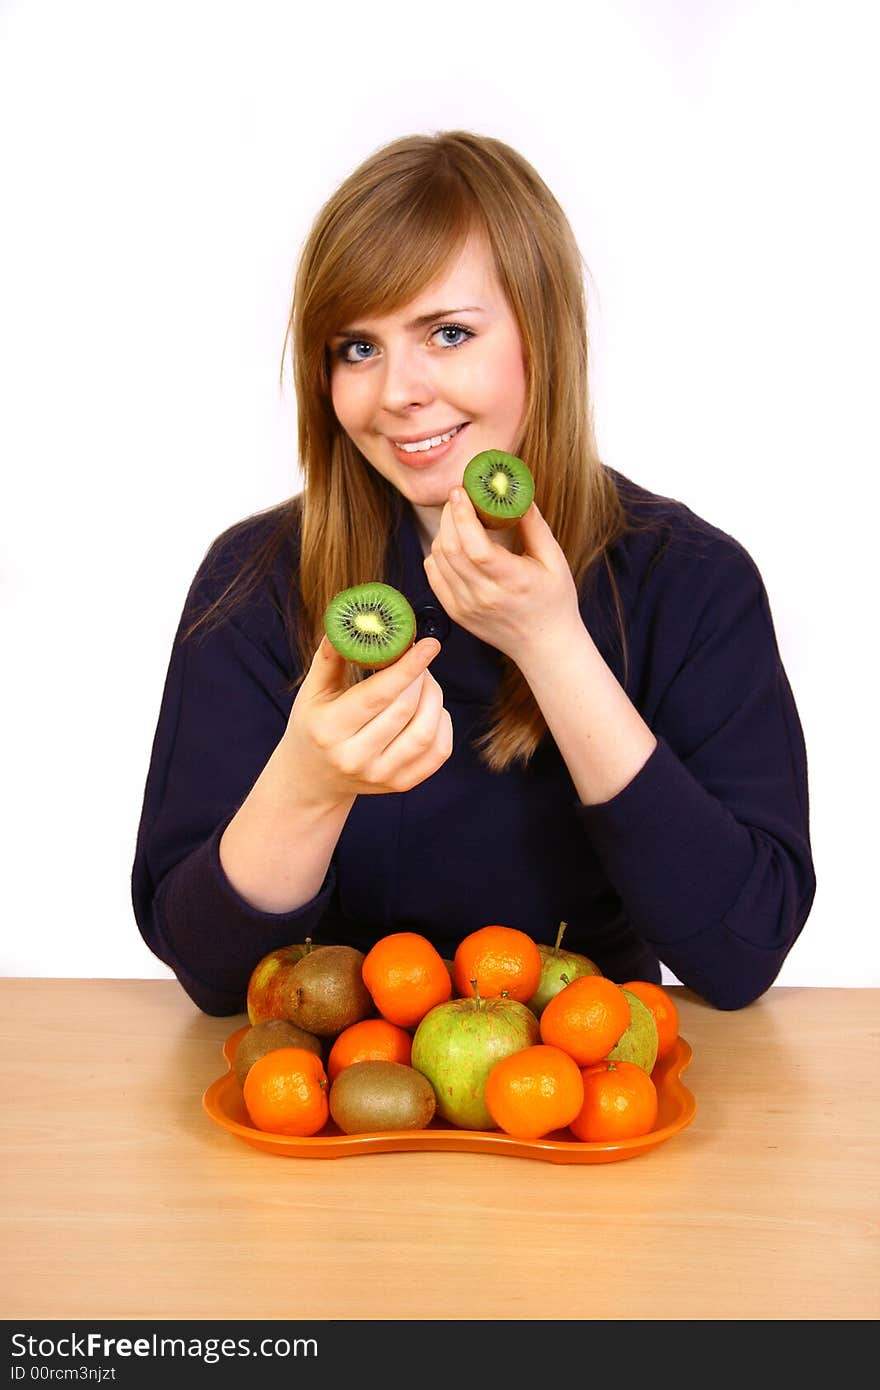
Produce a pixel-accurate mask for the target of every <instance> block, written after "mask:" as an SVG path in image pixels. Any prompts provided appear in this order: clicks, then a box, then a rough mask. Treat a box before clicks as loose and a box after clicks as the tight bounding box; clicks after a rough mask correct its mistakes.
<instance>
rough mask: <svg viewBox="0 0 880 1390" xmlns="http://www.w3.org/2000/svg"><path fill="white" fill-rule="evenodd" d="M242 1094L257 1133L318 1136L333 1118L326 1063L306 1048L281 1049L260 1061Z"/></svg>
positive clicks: (267, 1054) (258, 1060)
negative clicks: (328, 1097) (329, 1117)
mask: <svg viewBox="0 0 880 1390" xmlns="http://www.w3.org/2000/svg"><path fill="white" fill-rule="evenodd" d="M242 1093H243V1095H244V1103H245V1108H246V1110H247V1112H248V1114H249V1115H250V1117H251V1119H252V1121H253V1122H254V1124H255V1125H256V1127H257V1129H262V1130H266V1131H267V1132H269V1133H270V1134H296V1135H302V1136H308V1135H310V1134H317V1132H318V1130H319V1129H323V1127H324V1125H325V1124H326V1123H327V1118H328V1116H329V1114H330V1107H329V1105H328V1102H327V1074H326V1072H325V1071H324V1063H323V1062H322V1061H321V1058H320V1057H318V1056H316V1054H315V1053H314V1052H307V1051H306V1049H305V1048H304V1047H278V1048H276V1049H275V1050H274V1052H266V1053H265V1054H264V1055H263V1056H262V1057H258V1058H257V1060H256V1061H255V1062H254V1064H253V1066H252V1067H251V1069H250V1071H249V1072H248V1074H247V1076H246V1077H245V1079H244V1086H243V1087H242Z"/></svg>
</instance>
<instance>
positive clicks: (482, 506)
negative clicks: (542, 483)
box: [461, 449, 535, 531]
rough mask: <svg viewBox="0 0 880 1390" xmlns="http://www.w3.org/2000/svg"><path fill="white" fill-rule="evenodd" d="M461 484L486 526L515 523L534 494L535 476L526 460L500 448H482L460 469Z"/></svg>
mask: <svg viewBox="0 0 880 1390" xmlns="http://www.w3.org/2000/svg"><path fill="white" fill-rule="evenodd" d="M461 481H462V486H463V488H464V490H465V492H466V493H467V495H468V497H469V498H470V499H471V501H472V502H473V504H474V511H475V512H476V513H477V516H478V517H479V518H480V520H481V521H482V523H483V525H484V526H485V527H487V528H488V529H489V530H493V531H505V530H507V529H508V528H509V527H511V526H515V525H516V523H517V522H518V521H519V519H520V517H521V516H524V515H525V513H526V512H527V511H528V509H529V507H530V506H531V505H532V502H533V501H534V498H535V480H534V478H533V477H532V474H531V472H530V470H529V468H528V467H527V465H526V464H524V463H523V461H522V459H519V458H517V457H516V455H515V454H506V453H505V452H504V450H503V449H484V450H483V452H482V453H480V454H475V455H474V457H473V458H472V459H471V461H470V463H469V464H468V465H467V467H466V468H465V470H464V477H463V478H462V480H461Z"/></svg>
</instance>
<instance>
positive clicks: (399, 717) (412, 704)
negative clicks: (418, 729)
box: [346, 671, 442, 766]
mask: <svg viewBox="0 0 880 1390" xmlns="http://www.w3.org/2000/svg"><path fill="white" fill-rule="evenodd" d="M429 681H430V682H431V683H432V684H433V685H435V686H436V685H437V682H436V681H435V680H434V677H433V676H432V675H431V673H430V671H423V672H422V674H421V675H420V676H418V677H417V678H416V679H415V680H414V681H413V682H412V683H411V684H410V685H408V686H407V687H406V690H402V691H401V693H400V694H399V695H398V696H397V698H396V699H395V700H392V702H391V704H390V705H388V706H386V708H385V709H383V710H380V712H379V713H378V714H376V715H374V716H373V718H372V719H370V720H369V721H368V722H367V723H366V724H364V725H363V727H362V728H360V729H359V730H358V731H357V733H356V734H353V735H352V736H351V737H350V738H349V739H347V740H346V749H347V752H348V753H349V754H350V755H351V757H352V758H353V759H354V760H355V761H356V762H357V763H358V764H359V765H360V766H366V765H367V764H368V763H370V762H373V761H375V759H376V758H379V757H381V755H382V754H383V753H384V752H385V749H386V748H387V747H388V746H389V744H391V743H393V742H394V740H395V739H396V738H397V736H398V734H400V733H401V732H402V731H403V730H404V729H405V728H406V727H407V725H408V724H409V723H410V721H411V720H412V718H413V717H414V715H415V714H416V711H417V710H418V708H419V705H420V702H421V700H422V695H423V691H424V688H425V685H426V684H427V682H429ZM439 688H440V687H439V686H437V689H438V690H439ZM440 698H441V701H442V695H441V697H440Z"/></svg>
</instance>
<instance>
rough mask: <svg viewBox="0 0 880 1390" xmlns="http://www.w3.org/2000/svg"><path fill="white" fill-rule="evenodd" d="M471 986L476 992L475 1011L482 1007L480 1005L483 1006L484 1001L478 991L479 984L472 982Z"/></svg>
mask: <svg viewBox="0 0 880 1390" xmlns="http://www.w3.org/2000/svg"><path fill="white" fill-rule="evenodd" d="M471 985H472V987H473V991H474V1008H475V1009H478V1008H479V1007H480V1005H481V1004H482V1002H483V1001H482V999H481V998H480V991H479V990H478V989H477V982H476V980H471Z"/></svg>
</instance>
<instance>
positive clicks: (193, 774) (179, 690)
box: [131, 561, 334, 1014]
mask: <svg viewBox="0 0 880 1390" xmlns="http://www.w3.org/2000/svg"><path fill="white" fill-rule="evenodd" d="M206 575H207V561H206V562H205V565H203V567H202V568H201V569H200V571H199V574H198V575H197V576H196V579H195V580H194V582H193V586H192V589H191V590H190V594H189V597H188V599H187V604H186V606H185V608H184V617H183V618H182V620H181V624H180V627H179V628H178V632H177V635H176V637H175V640H174V644H173V647H172V652H171V659H170V663H169V667H168V673H167V677H166V681H165V688H164V693H163V697H162V703H161V707H160V711H159V719H158V724H157V727H156V733H155V738H154V741H153V749H152V756H151V760H150V766H149V770H148V774H147V780H146V788H145V792H144V801H143V809H142V813H141V820H140V825H139V829H138V835H137V845H136V850H135V859H134V866H133V870H132V879H131V888H132V902H133V906H134V914H135V919H136V921H137V925H138V928H139V930H140V932H141V935H142V936H143V938H144V941H145V942H146V944H147V945H148V946H149V948H150V950H151V951H152V952H153V953H154V955H156V956H158V957H159V959H160V960H162V961H164V962H165V963H166V964H167V965H169V966H170V967H171V969H172V970H173V971H174V973H175V975H176V976H177V978H178V980H179V981H180V983H181V985H182V986H183V988H184V989H185V990H186V992H187V994H188V995H189V996H190V998H191V999H193V1001H194V1002H195V1003H196V1004H197V1005H198V1007H199V1008H200V1009H202V1010H203V1012H205V1013H208V1014H233V1013H238V1012H241V1011H242V1010H243V1009H244V1008H245V1001H246V994H247V984H248V980H249V978H250V974H251V971H252V970H253V967H254V966H255V965H256V963H257V961H258V960H260V959H261V957H262V956H264V955H266V954H267V953H268V952H269V951H271V950H274V949H275V948H276V947H278V946H286V945H289V944H290V943H291V942H294V941H301V940H303V939H304V938H305V937H306V936H308V935H312V934H314V932H315V930H316V928H317V926H318V923H319V921H320V919H321V916H322V914H323V913H324V911H325V909H326V907H327V905H328V903H329V901H330V898H331V896H332V893H333V888H334V873H333V869H332V867H331V869H330V870H329V872H328V874H327V877H326V878H325V881H324V883H323V885H322V886H321V888H320V890H319V892H318V894H317V895H316V897H315V898H313V899H312V900H311V901H310V902H308V903H305V904H304V905H303V906H302V907H300V908H298V909H297V910H296V911H294V912H284V913H270V912H262V911H260V910H258V909H257V908H254V907H252V906H251V905H250V904H249V903H247V902H246V901H245V900H244V899H243V898H241V897H240V896H239V894H238V893H237V892H236V891H235V889H234V888H233V887H232V885H231V883H230V882H229V880H228V879H227V878H226V875H225V874H224V872H223V868H222V866H221V864H220V858H219V845H220V839H221V836H222V834H223V831H224V830H225V828H226V826H227V824H228V823H229V821H230V820H231V819H232V817H233V815H234V814H235V812H236V811H237V809H238V807H239V806H240V805H241V803H242V802H243V801H244V799H245V797H246V796H247V794H248V792H249V791H250V789H251V787H252V786H253V784H254V782H255V781H256V779H257V777H258V776H259V774H260V772H261V771H262V769H263V767H264V766H265V764H266V762H267V761H268V759H269V756H270V754H271V753H272V750H273V749H274V748H275V746H276V744H277V743H278V741H279V739H280V738H281V736H282V734H283V733H284V729H285V727H286V723H287V718H288V715H289V712H290V708H291V704H292V695H291V694H290V693H289V685H290V678H291V677H290V670H289V663H290V656H289V648H288V646H287V643H286V640H285V638H284V635H283V625H282V621H281V618H280V615H279V614H276V613H274V612H273V611H272V605H271V604H269V603H268V602H267V601H265V599H264V600H263V601H262V602H251V601H249V602H248V604H246V605H245V606H244V608H243V609H242V610H241V612H239V611H238V610H237V611H236V613H235V614H234V615H233V618H231V619H230V618H227V619H226V620H224V622H223V623H222V625H220V626H219V627H216V628H215V629H213V630H212V631H209V632H208V634H207V635H204V634H201V635H200V634H196V635H194V636H192V637H190V638H189V639H188V640H186V641H184V640H183V637H182V634H183V631H184V630H185V626H186V625H187V622H188V620H189V618H190V617H191V614H192V611H193V609H194V608H195V607H196V604H197V601H198V600H203V599H204V598H205V597H208V599H210V597H211V592H210V591H207V580H206Z"/></svg>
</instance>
